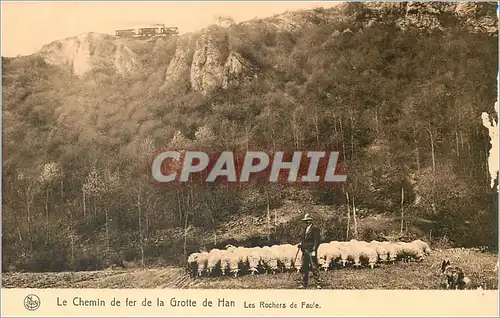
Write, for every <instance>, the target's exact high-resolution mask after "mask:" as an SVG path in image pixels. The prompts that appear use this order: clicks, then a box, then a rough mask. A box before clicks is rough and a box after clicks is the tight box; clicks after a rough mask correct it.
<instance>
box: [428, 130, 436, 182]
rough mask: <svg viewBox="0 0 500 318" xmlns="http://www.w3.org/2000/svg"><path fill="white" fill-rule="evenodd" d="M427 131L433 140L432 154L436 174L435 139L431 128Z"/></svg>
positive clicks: (433, 170)
mask: <svg viewBox="0 0 500 318" xmlns="http://www.w3.org/2000/svg"><path fill="white" fill-rule="evenodd" d="M427 131H428V132H429V136H430V138H431V152H432V172H433V173H435V172H436V155H435V152H434V137H433V136H432V131H431V129H430V128H427Z"/></svg>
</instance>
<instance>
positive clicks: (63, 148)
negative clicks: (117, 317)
mask: <svg viewBox="0 0 500 318" xmlns="http://www.w3.org/2000/svg"><path fill="white" fill-rule="evenodd" d="M1 5H2V46H1V49H2V83H1V85H2V112H1V114H2V136H3V138H2V208H1V210H2V223H1V224H2V243H1V245H2V288H3V289H15V288H33V289H50V288H66V289H75V288H76V289H90V288H92V289H131V288H140V289H211V290H215V289H222V290H224V289H248V290H250V289H269V290H275V289H289V290H295V289H307V290H319V289H321V290H325V289H327V290H497V289H498V265H499V258H498V241H499V238H498V228H499V220H498V196H499V193H498V191H499V182H498V171H499V156H498V146H499V139H498V126H497V125H498V82H497V79H498V78H497V77H498V56H499V51H498V48H499V44H498V43H499V42H498V16H497V3H496V2H445V1H435V2H334V1H331V2H306V1H303V2H286V1H283V2H209V1H206V2H166V1H165V2H119V1H117V2H70V1H68V2H2V4H1ZM23 297H24V294H23ZM27 297H28V296H27ZM29 297H31V296H29ZM33 297H35V296H33ZM36 297H38V296H36ZM34 299H35V298H27V300H28V301H29V304H35V303H36V301H35V300H34ZM36 299H38V298H36ZM25 301H26V299H25ZM38 301H39V300H38ZM58 301H59V298H58ZM72 301H73V302H74V301H75V300H72ZM79 301H82V302H85V301H84V300H83V299H82V300H77V303H78V302H79ZM227 301H228V302H229V300H227ZM223 302H224V301H223ZM36 304H38V303H36ZM78 304H80V303H78ZM78 304H77V305H78ZM96 304H97V305H96V306H98V302H97V303H96ZM77 305H75V306H77ZM80 305H81V304H80ZM223 305H224V306H225V304H223ZM20 306H21V307H22V305H20ZM37 306H39V305H37ZM227 306H231V304H230V303H228V305H227ZM245 306H246V305H245ZM25 307H26V308H27V309H28V305H26V303H25ZM23 309H24V308H23ZM28 310H29V309H28Z"/></svg>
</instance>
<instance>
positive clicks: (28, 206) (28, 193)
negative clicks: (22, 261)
mask: <svg viewBox="0 0 500 318" xmlns="http://www.w3.org/2000/svg"><path fill="white" fill-rule="evenodd" d="M32 201H33V194H32V190H31V187H30V186H29V187H28V189H27V190H26V213H27V215H26V219H27V220H26V221H27V227H28V246H29V250H30V251H31V250H32V249H33V240H32V239H31V203H32Z"/></svg>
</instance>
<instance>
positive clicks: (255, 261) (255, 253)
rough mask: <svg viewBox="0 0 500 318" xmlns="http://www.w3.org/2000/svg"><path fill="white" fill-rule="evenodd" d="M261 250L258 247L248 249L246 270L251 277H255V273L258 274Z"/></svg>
mask: <svg viewBox="0 0 500 318" xmlns="http://www.w3.org/2000/svg"><path fill="white" fill-rule="evenodd" d="M260 250H261V249H260V248H258V247H254V248H251V249H249V251H248V254H247V260H248V270H249V271H250V273H251V275H255V274H256V273H258V272H259V265H260V257H261V251H260Z"/></svg>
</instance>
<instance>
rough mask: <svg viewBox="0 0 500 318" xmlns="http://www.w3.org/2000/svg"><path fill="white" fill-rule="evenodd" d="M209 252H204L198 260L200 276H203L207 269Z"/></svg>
mask: <svg viewBox="0 0 500 318" xmlns="http://www.w3.org/2000/svg"><path fill="white" fill-rule="evenodd" d="M207 261H208V252H202V253H200V254H199V255H198V257H197V258H196V264H197V267H198V276H202V275H203V273H204V272H205V271H206V269H207Z"/></svg>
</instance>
